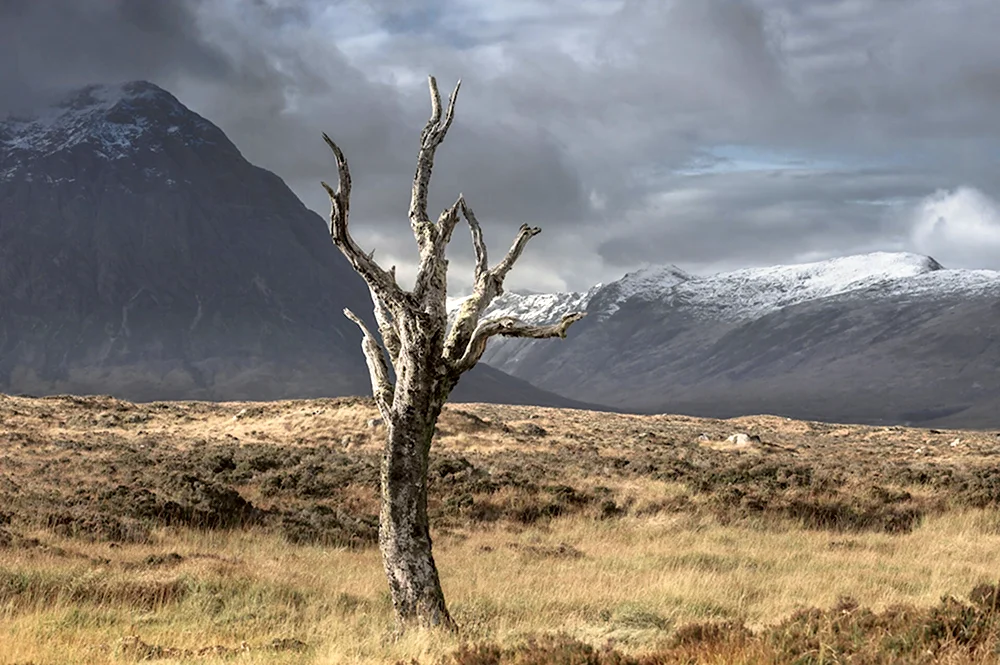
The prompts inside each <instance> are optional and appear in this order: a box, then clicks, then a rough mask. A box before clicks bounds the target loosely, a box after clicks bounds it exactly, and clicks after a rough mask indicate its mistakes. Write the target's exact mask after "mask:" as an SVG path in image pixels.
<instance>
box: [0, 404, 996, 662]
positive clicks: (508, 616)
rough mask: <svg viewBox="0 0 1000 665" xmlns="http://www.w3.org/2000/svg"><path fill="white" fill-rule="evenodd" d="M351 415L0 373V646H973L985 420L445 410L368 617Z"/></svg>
mask: <svg viewBox="0 0 1000 665" xmlns="http://www.w3.org/2000/svg"><path fill="white" fill-rule="evenodd" d="M375 416H376V411H375V409H374V406H373V405H372V404H371V403H370V402H368V401H366V400H363V399H334V400H309V401H287V402H275V403H266V404H257V403H230V404H207V403H152V404H131V403H128V402H123V401H120V400H116V399H113V398H108V397H70V396H67V397H52V398H42V399H32V398H21V397H6V396H0V665H13V664H15V663H17V664H20V665H27V664H28V663H31V664H33V665H47V664H50V663H51V664H62V663H88V664H89V663H94V664H98V665H100V664H108V663H129V662H136V661H148V662H157V663H278V664H281V663H320V664H321V663H405V664H406V665H410V664H411V663H419V664H421V665H432V664H442V665H447V664H452V665H488V664H499V663H517V664H519V665H532V664H538V665H541V664H542V663H562V664H565V665H577V664H579V665H587V664H596V665H600V664H611V663H616V664H619V665H624V664H628V663H633V664H636V665H656V664H666V663H701V662H704V663H801V664H806V663H817V664H818V663H845V662H856V663H970V662H971V663H996V662H1000V610H998V607H997V606H998V603H1000V593H998V589H997V587H996V586H995V585H996V584H997V583H998V582H1000V436H998V435H996V434H995V433H992V432H958V431H934V430H918V429H907V428H901V427H862V426H841V425H829V424H821V423H811V422H799V421H791V420H787V419H784V418H778V417H753V418H740V419H734V420H728V421H719V420H707V419H699V418H688V417H682V416H626V415H615V414H605V413H591V412H582V411H560V410H553V409H541V408H531V407H506V406H494V405H482V404H476V405H469V404H462V405H452V406H449V407H448V408H447V409H446V411H445V413H444V415H443V416H442V419H441V422H440V426H439V432H438V437H437V440H436V444H435V449H434V450H433V452H432V462H431V481H430V482H431V507H430V510H431V515H432V524H433V525H434V534H435V553H436V557H437V561H438V566H439V569H440V571H441V575H442V583H443V586H444V588H445V593H446V595H447V597H448V599H449V603H450V606H451V609H452V612H453V614H454V615H455V618H456V619H457V621H458V622H459V624H460V625H461V626H462V630H461V633H460V634H459V635H450V634H439V633H424V632H420V631H412V632H410V633H407V634H406V635H404V636H403V637H402V638H399V639H393V637H392V616H391V608H390V606H389V599H388V592H387V588H386V584H385V581H384V579H383V576H382V570H381V563H380V560H379V556H378V550H377V548H376V547H375V538H376V532H377V512H378V506H377V502H376V499H377V494H376V488H377V482H378V464H379V453H380V446H381V437H382V435H383V434H384V430H383V429H382V427H381V426H380V425H378V424H374V425H370V424H369V423H368V420H369V419H371V418H375ZM736 433H743V434H746V435H748V436H749V437H750V438H749V440H748V441H747V442H745V443H742V444H741V443H736V442H729V441H727V440H726V439H727V437H729V436H730V435H732V434H736Z"/></svg>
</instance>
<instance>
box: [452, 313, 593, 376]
mask: <svg viewBox="0 0 1000 665" xmlns="http://www.w3.org/2000/svg"><path fill="white" fill-rule="evenodd" d="M586 315H587V314H586V312H573V313H572V314H567V315H565V316H563V317H562V320H561V321H560V322H559V323H553V324H550V325H546V326H536V325H531V324H527V323H521V322H520V321H518V320H517V319H515V318H513V317H509V316H505V317H501V318H498V319H487V320H485V321H482V322H480V323H479V325H477V326H476V329H475V331H474V332H473V333H472V336H471V338H470V339H469V344H468V346H467V347H466V348H465V353H463V354H462V357H461V358H460V359H458V361H456V362H455V369H456V370H457V371H459V372H466V371H468V370H470V369H472V368H473V366H475V364H476V363H477V362H479V359H480V358H482V357H483V353H484V352H485V351H486V342H488V341H489V339H490V338H491V337H494V336H495V335H500V336H502V337H524V338H530V339H548V338H551V337H560V338H562V339H566V331H567V330H568V329H569V327H570V326H571V325H573V324H574V323H576V322H577V321H579V320H580V319H582V318H583V317H584V316H586Z"/></svg>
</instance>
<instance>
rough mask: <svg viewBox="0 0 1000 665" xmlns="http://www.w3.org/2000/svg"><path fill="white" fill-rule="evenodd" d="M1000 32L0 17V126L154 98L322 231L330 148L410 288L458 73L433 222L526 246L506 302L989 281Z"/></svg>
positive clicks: (906, 21) (483, 11) (587, 14)
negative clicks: (101, 93)
mask: <svg viewBox="0 0 1000 665" xmlns="http://www.w3.org/2000/svg"><path fill="white" fill-rule="evenodd" d="M84 4H85V5H86V6H85V7H84ZM998 29H1000V4H998V3H996V2H994V1H993V0H953V1H952V2H948V3H943V2H940V1H939V0H910V1H908V2H895V1H893V2H887V1H885V0H816V1H814V2H808V3H804V2H800V1H798V0H743V1H738V0H656V1H654V0H624V1H621V0H574V1H571V0H549V1H543V0H518V1H517V2H503V3H497V2H488V1H486V0H440V1H439V0H434V1H431V0H415V1H411V2H402V1H401V0H372V1H370V2H361V1H360V0H337V1H334V2H328V1H323V2H320V1H318V0H301V1H292V0H177V1H172V2H146V1H145V0H92V1H91V2H88V3H80V2H76V1H75V0H50V1H48V2H44V3H43V2H35V1H33V0H0V60H2V61H3V62H4V63H13V65H14V66H13V67H4V68H0V111H12V110H17V109H18V108H24V107H30V106H31V105H33V104H37V103H41V102H42V101H44V99H46V97H47V96H50V95H51V94H52V92H53V91H54V90H58V89H61V88H65V87H69V86H74V85H83V84H86V83H91V82H98V81H108V82H112V81H120V80H126V79H136V78H145V79H149V80H152V81H154V82H156V83H158V84H160V85H162V86H164V87H166V88H167V89H169V90H171V91H172V92H173V93H174V94H176V95H177V96H178V97H179V98H180V99H181V100H182V101H184V102H185V103H186V104H188V105H189V106H191V107H192V108H193V109H194V110H196V111H198V112H199V113H202V114H203V115H205V116H206V117H208V118H210V119H211V120H213V121H214V122H216V124H218V125H219V126H221V127H222V128H223V130H225V131H226V132H227V133H228V134H229V135H230V137H231V138H232V139H233V141H234V142H235V143H236V144H237V145H238V146H239V147H240V148H241V150H242V151H243V152H244V154H245V155H246V156H247V157H248V158H249V159H250V160H251V161H253V162H255V163H257V164H259V165H261V166H264V167H265V168H268V169H270V170H273V171H275V172H276V173H278V174H279V175H280V176H282V177H283V178H284V179H285V180H286V181H287V182H288V183H289V185H290V186H291V187H292V188H293V189H294V190H295V191H296V193H297V194H299V196H300V197H302V198H303V200H304V201H305V202H306V204H307V205H309V206H310V207H312V208H314V209H316V210H317V211H318V212H320V213H322V214H325V210H326V201H325V195H324V194H323V192H322V190H321V189H320V188H319V185H318V181H319V180H320V179H323V178H329V177H331V175H332V169H333V164H332V160H331V159H330V156H329V155H328V154H327V152H326V148H325V146H324V145H323V144H322V141H320V140H319V135H320V132H321V131H326V132H328V133H330V134H331V135H332V136H334V137H335V138H336V139H337V140H338V141H339V142H340V143H341V144H342V146H343V148H344V149H345V151H346V153H347V155H348V159H349V160H350V161H351V164H352V170H353V172H354V174H355V181H356V185H355V190H354V203H353V211H352V212H353V223H354V229H355V234H356V236H357V237H358V239H359V240H360V241H361V242H362V243H363V244H364V245H366V246H368V247H377V248H378V253H379V256H380V257H382V258H383V259H385V260H386V261H393V262H396V263H398V264H399V266H400V273H401V275H402V277H403V278H404V279H405V278H407V277H408V276H411V275H412V269H413V264H414V261H415V250H414V248H413V242H412V238H411V237H410V235H409V226H408V224H407V222H406V206H407V199H408V192H409V179H410V178H411V177H412V168H413V160H414V158H415V156H416V145H417V137H418V135H419V131H420V129H421V127H422V125H423V123H424V121H425V120H426V117H427V113H428V101H427V97H426V95H427V92H426V79H425V77H426V75H427V74H428V73H434V74H435V75H437V77H438V79H439V82H440V83H441V86H442V87H443V88H450V87H451V85H452V84H453V82H454V80H456V79H457V78H459V77H461V78H462V79H463V90H462V95H461V99H460V101H459V104H458V110H457V114H456V121H455V124H454V126H453V129H452V132H451V133H450V134H449V137H448V140H447V141H446V143H445V144H444V146H443V147H442V148H441V150H440V152H439V157H438V165H437V169H436V171H435V178H434V180H433V183H432V197H431V206H432V208H434V209H439V208H443V207H444V206H445V205H447V204H448V203H450V202H451V200H453V199H454V196H455V195H456V194H457V193H458V192H460V191H461V192H464V193H465V194H466V196H467V197H468V199H469V201H470V203H471V204H472V205H473V207H474V208H475V209H476V211H477V214H478V216H479V217H480V219H481V220H482V221H483V223H484V225H485V227H486V234H487V241H488V242H489V243H490V246H491V247H493V248H494V249H493V251H494V254H498V253H499V252H501V251H503V249H504V248H505V247H506V246H507V244H508V243H509V241H510V239H511V238H512V237H513V235H514V233H515V231H516V228H517V226H518V225H520V224H521V223H522V222H530V223H532V224H538V225H540V226H542V227H543V228H544V233H543V234H542V235H541V236H539V237H538V238H536V239H535V240H534V241H533V243H532V245H531V246H530V247H529V250H528V252H527V253H526V254H525V256H524V258H523V259H522V262H521V263H520V264H519V266H518V270H516V271H515V272H514V273H512V275H511V278H510V285H511V286H512V287H513V288H530V289H534V290H545V289H562V288H573V289H585V288H587V287H588V286H589V285H590V284H592V283H594V282H597V281H608V280H611V279H615V278H617V277H618V276H620V275H621V274H622V273H623V272H624V271H626V270H630V269H634V268H636V267H639V266H641V265H643V264H647V263H675V264H677V265H679V266H681V267H683V268H685V269H687V270H689V271H692V272H706V271H712V270H721V269H730V268H737V267H743V266H751V265H765V264H772V263H778V262H789V261H795V260H804V259H815V258H823V257H825V256H836V255H842V254H846V253H853V252H862V251H873V250H878V249H889V250H911V251H921V252H928V253H932V254H934V255H935V257H936V258H938V259H939V260H940V261H942V262H943V263H945V264H946V265H949V266H953V267H990V266H993V267H996V266H995V261H996V260H995V259H994V258H993V257H994V256H996V253H995V252H993V253H991V252H992V249H984V248H993V247H994V245H993V244H991V243H994V242H995V237H996V236H995V233H996V227H997V217H996V208H995V206H994V204H993V203H992V201H995V200H1000V168H998V163H997V160H996V154H997V149H998V147H1000V146H998V141H1000V138H998V137H1000V116H998V114H997V113H996V112H995V109H996V108H997V107H998V104H1000V45H998V44H1000V43H998V42H997V40H996V39H995V35H996V34H997V31H998ZM39 45H45V47H44V48H40V47H39ZM928 220H930V221H928ZM940 220H944V221H943V222H940ZM460 240H464V238H463V237H462V236H458V237H456V242H455V243H454V248H453V251H452V257H453V258H452V267H453V269H452V287H453V290H454V291H456V292H459V291H461V290H462V289H463V288H464V287H467V286H468V283H469V279H470V276H471V250H470V249H469V248H468V247H467V244H466V243H464V242H462V241H460Z"/></svg>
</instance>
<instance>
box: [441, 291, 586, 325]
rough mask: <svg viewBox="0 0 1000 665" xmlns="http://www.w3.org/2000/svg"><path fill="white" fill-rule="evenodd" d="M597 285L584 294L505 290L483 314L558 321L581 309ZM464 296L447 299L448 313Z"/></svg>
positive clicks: (454, 308) (540, 321) (459, 305)
mask: <svg viewBox="0 0 1000 665" xmlns="http://www.w3.org/2000/svg"><path fill="white" fill-rule="evenodd" d="M600 288H602V285H601V284H598V285H597V286H595V287H593V288H592V289H590V290H589V291H587V292H586V293H578V292H572V293H533V294H530V295H522V294H518V293H511V292H507V293H504V294H503V295H501V296H499V297H498V298H497V299H496V300H494V301H493V302H492V303H491V304H490V306H489V307H488V308H487V309H486V313H485V316H486V317H488V318H499V317H503V316H510V317H513V318H515V319H518V320H519V321H524V322H525V323H534V324H538V325H540V324H544V323H553V322H556V321H558V320H559V319H560V318H561V317H562V316H563V315H564V314H569V313H570V312H582V311H584V310H586V309H587V303H588V302H589V301H590V299H591V298H592V297H593V295H594V294H595V293H596V292H597V291H598V290H599V289H600ZM465 300H466V297H459V298H448V315H449V316H454V315H455V313H456V312H457V311H458V308H459V307H461V305H462V303H463V302H465Z"/></svg>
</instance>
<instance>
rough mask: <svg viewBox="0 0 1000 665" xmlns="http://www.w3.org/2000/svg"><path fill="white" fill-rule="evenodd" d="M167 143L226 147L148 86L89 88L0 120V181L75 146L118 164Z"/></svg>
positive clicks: (201, 122) (212, 129)
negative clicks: (141, 150) (139, 150)
mask: <svg viewBox="0 0 1000 665" xmlns="http://www.w3.org/2000/svg"><path fill="white" fill-rule="evenodd" d="M168 138H169V139H170V140H178V139H181V140H184V141H185V143H187V144H189V145H193V144H201V143H215V142H217V141H219V142H224V143H225V144H228V143H229V142H228V140H226V139H225V137H224V135H222V134H221V132H219V131H218V130H217V129H216V128H215V127H214V126H213V125H212V124H211V123H209V122H208V121H207V120H204V119H203V118H201V117H200V116H198V115H196V114H194V113H192V112H191V111H189V110H188V109H186V108H185V107H184V106H183V105H181V103H180V102H179V101H177V99H176V98H175V97H174V96H173V95H171V94H170V93H168V92H166V91H165V90H163V89H161V88H159V87H157V86H156V85H154V84H152V83H149V82H146V81H132V82H129V83H122V84H119V85H91V86H87V87H85V88H81V89H79V90H76V91H74V92H73V93H71V94H69V95H68V96H66V97H64V98H63V99H61V100H60V101H58V102H56V103H55V104H53V105H52V106H49V107H47V108H43V109H41V110H39V111H37V112H35V113H33V114H31V115H29V116H10V117H7V118H6V119H3V120H0V158H2V159H0V180H6V179H10V178H12V177H13V176H14V175H15V174H16V173H17V172H18V171H19V170H23V169H24V167H25V166H27V165H28V163H29V162H30V161H31V160H33V159H37V158H41V157H45V156H48V155H53V154H56V153H59V152H61V151H65V150H69V149H72V148H74V147H76V146H78V145H86V146H87V147H88V149H90V150H92V153H93V154H94V155H95V156H97V157H98V158H103V159H107V160H117V159H123V158H127V157H129V156H131V155H133V154H134V152H135V149H136V147H137V144H138V143H142V144H143V147H144V148H146V149H149V150H151V151H153V152H158V151H160V150H162V149H163V142H164V140H166V139H168ZM227 147H228V145H227Z"/></svg>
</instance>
